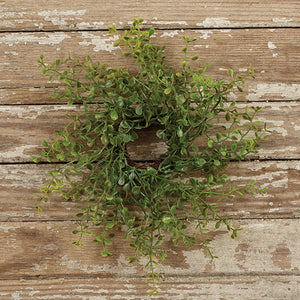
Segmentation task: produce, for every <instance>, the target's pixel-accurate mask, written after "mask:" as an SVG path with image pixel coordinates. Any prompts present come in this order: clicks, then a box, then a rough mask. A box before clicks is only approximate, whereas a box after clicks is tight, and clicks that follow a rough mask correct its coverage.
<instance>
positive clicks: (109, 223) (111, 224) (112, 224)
mask: <svg viewBox="0 0 300 300" xmlns="http://www.w3.org/2000/svg"><path fill="white" fill-rule="evenodd" d="M114 226H115V223H114V222H113V221H108V222H107V223H106V227H107V228H113V227H114Z"/></svg>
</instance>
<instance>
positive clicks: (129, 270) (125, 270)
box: [58, 254, 137, 276]
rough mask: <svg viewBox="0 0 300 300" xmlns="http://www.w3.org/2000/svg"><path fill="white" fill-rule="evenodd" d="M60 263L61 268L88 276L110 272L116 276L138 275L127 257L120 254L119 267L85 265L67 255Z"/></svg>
mask: <svg viewBox="0 0 300 300" xmlns="http://www.w3.org/2000/svg"><path fill="white" fill-rule="evenodd" d="M58 263H59V264H60V265H61V266H65V267H66V268H67V269H70V270H78V269H79V270H81V271H83V272H84V273H86V274H95V273H102V272H108V273H110V274H115V275H119V276H120V275H127V276H128V275H134V274H136V272H137V270H136V268H135V267H133V266H132V265H129V263H128V261H127V259H126V257H125V255H124V254H120V256H119V258H118V259H117V265H110V264H102V265H97V264H95V263H94V264H84V263H82V261H81V260H78V259H77V260H74V259H69V257H68V256H67V255H64V256H63V257H62V258H61V259H60V260H59V261H58Z"/></svg>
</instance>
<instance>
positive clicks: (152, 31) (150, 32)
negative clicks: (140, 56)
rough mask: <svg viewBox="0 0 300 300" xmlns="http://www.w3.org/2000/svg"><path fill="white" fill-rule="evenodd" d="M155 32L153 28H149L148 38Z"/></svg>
mask: <svg viewBox="0 0 300 300" xmlns="http://www.w3.org/2000/svg"><path fill="white" fill-rule="evenodd" d="M154 32H155V29H154V28H150V29H149V36H151V35H153V34H154Z"/></svg>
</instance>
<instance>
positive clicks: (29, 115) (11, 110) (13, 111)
mask: <svg viewBox="0 0 300 300" xmlns="http://www.w3.org/2000/svg"><path fill="white" fill-rule="evenodd" d="M81 108H82V107H76V106H67V105H58V106H54V105H45V106H34V105H33V106H26V107H24V106H2V107H1V108H0V112H1V113H6V114H8V116H7V118H8V119H9V118H10V116H17V117H18V118H19V119H24V120H36V119H37V118H38V117H39V116H41V115H42V114H45V113H50V112H58V111H77V110H80V109H81Z"/></svg>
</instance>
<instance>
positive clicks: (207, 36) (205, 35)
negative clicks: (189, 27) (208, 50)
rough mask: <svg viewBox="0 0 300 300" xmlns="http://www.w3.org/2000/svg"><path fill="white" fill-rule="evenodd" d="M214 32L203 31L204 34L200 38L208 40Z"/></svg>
mask: <svg viewBox="0 0 300 300" xmlns="http://www.w3.org/2000/svg"><path fill="white" fill-rule="evenodd" d="M212 34H213V32H212V31H203V32H202V35H201V36H200V37H199V38H200V39H204V40H207V39H208V38H210V36H211V35H212Z"/></svg>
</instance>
